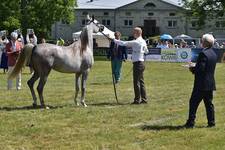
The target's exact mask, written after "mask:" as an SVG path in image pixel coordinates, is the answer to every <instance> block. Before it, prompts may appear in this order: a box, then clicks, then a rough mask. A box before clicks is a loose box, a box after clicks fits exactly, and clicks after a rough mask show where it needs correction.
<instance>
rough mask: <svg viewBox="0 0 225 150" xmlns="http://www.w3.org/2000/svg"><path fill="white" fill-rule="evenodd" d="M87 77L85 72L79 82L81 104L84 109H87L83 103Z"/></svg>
mask: <svg viewBox="0 0 225 150" xmlns="http://www.w3.org/2000/svg"><path fill="white" fill-rule="evenodd" d="M87 77H88V71H85V72H84V73H83V74H82V80H81V101H80V102H81V104H82V105H83V106H84V107H87V105H86V103H85V92H86V81H87Z"/></svg>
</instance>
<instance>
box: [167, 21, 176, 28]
mask: <svg viewBox="0 0 225 150" xmlns="http://www.w3.org/2000/svg"><path fill="white" fill-rule="evenodd" d="M168 27H169V28H175V27H177V21H176V20H169V21H168Z"/></svg>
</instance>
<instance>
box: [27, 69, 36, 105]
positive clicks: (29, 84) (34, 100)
mask: <svg viewBox="0 0 225 150" xmlns="http://www.w3.org/2000/svg"><path fill="white" fill-rule="evenodd" d="M38 78H39V76H38V74H37V73H36V72H34V74H33V76H32V77H31V78H30V80H28V81H27V84H28V86H29V88H30V91H31V95H32V98H33V107H37V96H36V94H35V91H34V83H35V82H36V81H37V79H38Z"/></svg>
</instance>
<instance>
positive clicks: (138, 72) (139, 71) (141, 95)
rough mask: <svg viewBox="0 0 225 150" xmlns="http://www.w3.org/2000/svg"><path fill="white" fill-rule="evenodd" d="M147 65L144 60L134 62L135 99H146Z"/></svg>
mask: <svg viewBox="0 0 225 150" xmlns="http://www.w3.org/2000/svg"><path fill="white" fill-rule="evenodd" d="M144 70H145V65H144V63H143V62H141V61H138V62H134V63H133V86H134V94H135V97H134V101H137V102H139V101H140V99H141V100H144V101H146V100H147V98H146V91H145V83H144V76H143V73H144Z"/></svg>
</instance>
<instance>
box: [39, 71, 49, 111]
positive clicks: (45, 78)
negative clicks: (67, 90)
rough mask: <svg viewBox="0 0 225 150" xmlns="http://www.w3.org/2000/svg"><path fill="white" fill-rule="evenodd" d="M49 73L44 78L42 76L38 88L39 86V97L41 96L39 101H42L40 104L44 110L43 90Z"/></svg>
mask: <svg viewBox="0 0 225 150" xmlns="http://www.w3.org/2000/svg"><path fill="white" fill-rule="evenodd" d="M49 72H50V71H49ZM49 72H48V73H47V74H46V75H44V76H40V81H39V83H38V86H37V91H38V95H39V99H40V103H41V107H42V108H45V103H44V97H43V89H44V86H45V84H46V82H47V79H48V74H49Z"/></svg>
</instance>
